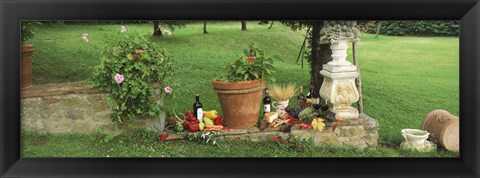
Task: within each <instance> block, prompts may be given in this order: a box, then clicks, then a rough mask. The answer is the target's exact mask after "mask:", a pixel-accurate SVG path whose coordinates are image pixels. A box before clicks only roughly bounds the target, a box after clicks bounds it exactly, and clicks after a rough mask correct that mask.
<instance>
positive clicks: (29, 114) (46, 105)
mask: <svg viewBox="0 0 480 178" xmlns="http://www.w3.org/2000/svg"><path fill="white" fill-rule="evenodd" d="M107 97H108V94H107V93H105V92H102V91H99V90H95V89H90V88H88V87H87V86H85V85H84V84H82V83H64V84H54V85H42V86H33V87H32V88H30V89H27V90H22V92H21V98H22V99H21V124H22V125H21V127H22V130H26V131H36V132H39V133H95V132H98V129H99V128H103V129H104V132H105V133H113V134H120V133H128V132H129V131H131V130H132V129H135V128H144V129H146V130H152V131H157V132H159V131H163V128H164V125H165V114H161V115H160V117H159V118H158V119H153V118H137V119H132V122H130V123H122V124H117V123H116V122H112V120H111V118H110V114H111V113H112V110H111V109H110V107H109V106H108V104H107V102H106V98H107ZM377 130H378V122H377V121H376V120H375V119H373V118H371V117H369V116H367V115H365V114H360V115H359V118H357V119H346V120H344V122H343V123H342V124H341V125H339V126H338V127H337V128H336V129H335V131H332V129H331V127H326V128H325V130H324V131H322V132H319V131H315V130H311V129H308V130H302V129H300V128H299V126H295V127H293V128H292V131H291V132H290V133H284V132H280V131H279V130H278V128H276V129H275V128H268V129H266V130H262V131H260V130H259V129H258V128H256V127H255V128H250V129H231V130H230V131H228V132H227V131H222V132H220V134H219V137H220V139H225V140H235V139H242V140H250V141H267V140H271V139H272V137H273V136H281V137H283V138H287V137H293V138H299V139H306V138H312V139H313V141H314V143H315V145H317V146H319V145H337V146H342V145H348V146H354V147H358V148H366V147H375V146H376V145H377V139H378V132H377ZM169 135H170V136H169V137H168V140H172V139H183V136H182V135H177V134H175V133H170V134H169Z"/></svg>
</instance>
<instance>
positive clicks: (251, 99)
mask: <svg viewBox="0 0 480 178" xmlns="http://www.w3.org/2000/svg"><path fill="white" fill-rule="evenodd" d="M212 85H213V88H214V89H215V92H216V93H217V96H218V100H219V101H220V105H221V107H222V111H223V117H224V120H225V126H226V127H230V128H233V129H246V128H251V127H254V126H255V123H257V121H258V114H259V112H260V104H261V101H262V91H263V89H264V88H265V83H264V82H262V81H261V80H260V79H259V80H251V81H244V82H220V81H215V80H214V81H212Z"/></svg>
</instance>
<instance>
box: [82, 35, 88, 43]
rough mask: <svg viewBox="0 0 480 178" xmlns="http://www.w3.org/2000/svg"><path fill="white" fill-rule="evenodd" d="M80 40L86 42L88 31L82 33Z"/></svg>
mask: <svg viewBox="0 0 480 178" xmlns="http://www.w3.org/2000/svg"><path fill="white" fill-rule="evenodd" d="M82 40H84V41H86V42H88V33H84V34H83V35H82Z"/></svg>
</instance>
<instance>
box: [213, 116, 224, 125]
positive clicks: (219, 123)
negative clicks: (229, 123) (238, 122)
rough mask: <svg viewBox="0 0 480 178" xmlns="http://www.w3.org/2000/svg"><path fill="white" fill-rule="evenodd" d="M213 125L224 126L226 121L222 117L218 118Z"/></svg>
mask: <svg viewBox="0 0 480 178" xmlns="http://www.w3.org/2000/svg"><path fill="white" fill-rule="evenodd" d="M213 124H215V125H224V124H225V121H224V120H223V118H222V116H217V118H215V120H214V121H213Z"/></svg>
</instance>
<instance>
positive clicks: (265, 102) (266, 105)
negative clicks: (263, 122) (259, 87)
mask: <svg viewBox="0 0 480 178" xmlns="http://www.w3.org/2000/svg"><path fill="white" fill-rule="evenodd" d="M271 103H272V99H271V98H270V96H268V88H265V97H263V115H265V113H267V112H271V109H270V106H271Z"/></svg>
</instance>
